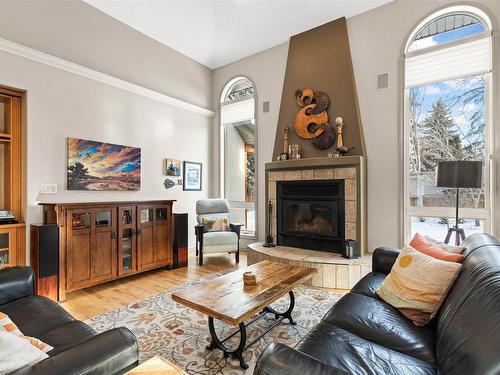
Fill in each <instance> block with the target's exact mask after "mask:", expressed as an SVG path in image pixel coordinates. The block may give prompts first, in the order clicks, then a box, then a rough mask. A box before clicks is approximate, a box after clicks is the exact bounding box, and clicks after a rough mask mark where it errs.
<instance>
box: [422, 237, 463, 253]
mask: <svg viewBox="0 0 500 375" xmlns="http://www.w3.org/2000/svg"><path fill="white" fill-rule="evenodd" d="M424 238H425V239H426V240H427V241H429V242H430V243H431V244H433V245H435V246H437V247H439V248H441V249H443V250H446V251H448V252H450V253H453V254H462V253H463V252H464V250H465V247H463V246H453V245H448V244H445V243H444V242H441V241H438V240H435V239H434V238H432V237H430V236H424Z"/></svg>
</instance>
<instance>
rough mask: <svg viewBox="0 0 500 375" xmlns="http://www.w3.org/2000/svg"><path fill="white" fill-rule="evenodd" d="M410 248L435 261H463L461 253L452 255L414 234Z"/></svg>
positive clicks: (418, 234)
mask: <svg viewBox="0 0 500 375" xmlns="http://www.w3.org/2000/svg"><path fill="white" fill-rule="evenodd" d="M410 246H411V247H413V248H414V249H415V250H417V251H420V252H421V253H423V254H426V255H429V256H431V257H433V258H436V259H440V260H446V261H448V262H462V261H463V260H464V256H463V255H462V253H459V254H456V253H452V252H450V251H448V250H445V249H443V248H441V247H439V246H436V245H434V244H433V243H431V242H429V241H427V240H426V239H425V238H424V236H422V235H421V234H420V233H415V236H413V238H412V240H411V241H410Z"/></svg>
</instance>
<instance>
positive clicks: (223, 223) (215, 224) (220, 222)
mask: <svg viewBox="0 0 500 375" xmlns="http://www.w3.org/2000/svg"><path fill="white" fill-rule="evenodd" d="M202 224H203V227H204V230H205V232H221V231H225V230H229V219H228V218H227V217H204V218H203V221H202Z"/></svg>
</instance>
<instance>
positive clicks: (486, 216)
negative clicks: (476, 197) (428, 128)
mask: <svg viewBox="0 0 500 375" xmlns="http://www.w3.org/2000/svg"><path fill="white" fill-rule="evenodd" d="M457 11H460V12H468V13H471V14H473V15H474V16H476V17H479V18H480V19H481V20H482V21H484V23H485V24H486V26H487V27H488V29H489V30H487V31H485V32H483V33H480V34H477V35H475V36H471V37H468V38H463V39H460V40H458V41H452V42H449V43H443V44H440V45H436V46H432V47H429V48H425V49H421V50H417V51H413V52H408V53H407V52H406V51H408V48H409V46H410V45H411V43H412V41H413V38H414V37H415V35H416V34H417V33H418V32H419V31H420V29H421V28H422V27H423V26H425V25H426V24H427V23H428V22H430V21H432V20H434V19H436V18H438V17H441V16H443V15H445V14H450V13H453V12H457ZM485 33H486V34H487V37H489V40H490V59H492V60H493V58H494V53H495V50H494V48H493V47H494V46H493V36H494V33H493V32H492V25H491V21H490V18H489V17H488V16H487V15H486V13H484V12H483V11H482V10H480V9H478V8H476V7H471V6H454V7H447V8H444V9H442V10H440V11H438V12H435V13H433V14H431V15H430V16H429V17H427V18H426V19H424V20H423V21H422V22H421V23H420V24H419V25H418V26H417V27H416V28H415V29H414V31H413V32H412V33H411V34H410V37H409V38H408V41H407V43H406V45H405V49H404V54H403V58H402V64H401V68H402V70H401V77H402V81H401V85H400V89H401V90H403V98H402V99H403V103H402V105H403V116H402V122H403V124H402V125H403V130H402V131H401V132H400V134H401V136H402V138H403V139H402V147H403V150H402V155H403V160H402V176H403V183H402V190H403V194H402V197H401V199H402V208H403V209H402V210H401V211H400V212H402V217H401V219H402V222H403V225H402V228H401V229H402V230H401V235H400V239H401V241H402V243H401V244H403V243H407V242H408V241H409V240H410V236H411V217H413V216H422V217H449V218H453V217H454V216H455V208H454V207H413V206H411V205H410V199H409V198H410V196H409V168H408V146H409V144H408V141H409V132H408V129H409V126H408V124H409V120H410V114H409V106H408V104H409V91H410V88H406V78H405V60H406V58H407V57H408V56H415V55H418V54H424V53H428V52H429V51H431V50H432V51H435V50H439V49H444V48H448V47H449V46H450V45H456V44H461V43H467V42H468V41H469V40H471V39H473V38H484V37H485ZM490 66H492V67H493V61H491V62H490ZM492 74H493V73H492V71H490V72H487V73H484V76H485V82H484V85H485V98H484V105H485V116H484V120H485V138H486V139H485V170H486V171H487V174H486V175H485V206H484V208H481V209H471V208H460V217H462V218H466V219H483V220H484V231H485V232H487V233H494V220H495V211H494V207H495V199H494V198H495V188H496V186H495V185H496V184H495V165H494V155H493V154H492V153H493V150H494V144H493V143H494V129H493V124H494V122H493V105H494V103H493V98H492V96H493V93H494V88H493V79H492ZM400 222H401V221H400Z"/></svg>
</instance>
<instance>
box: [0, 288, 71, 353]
mask: <svg viewBox="0 0 500 375" xmlns="http://www.w3.org/2000/svg"><path fill="white" fill-rule="evenodd" d="M0 311H2V312H4V313H6V314H7V315H9V317H10V318H11V319H12V321H13V322H14V323H16V325H17V326H18V327H19V329H20V330H21V332H22V333H23V334H25V335H26V336H32V337H36V338H39V339H41V340H43V338H42V337H43V334H44V333H45V332H48V331H51V330H53V329H54V328H56V327H58V326H60V325H61V324H63V323H65V322H69V321H73V320H75V319H74V318H73V317H72V316H71V315H70V314H68V313H67V312H66V310H64V309H63V308H62V307H61V306H59V305H58V304H57V303H54V301H51V300H50V299H48V298H46V297H40V296H29V297H25V298H21V299H18V300H15V301H13V302H10V303H6V304H5V305H1V306H0ZM48 344H49V345H51V344H50V343H48ZM51 346H53V345H51Z"/></svg>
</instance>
